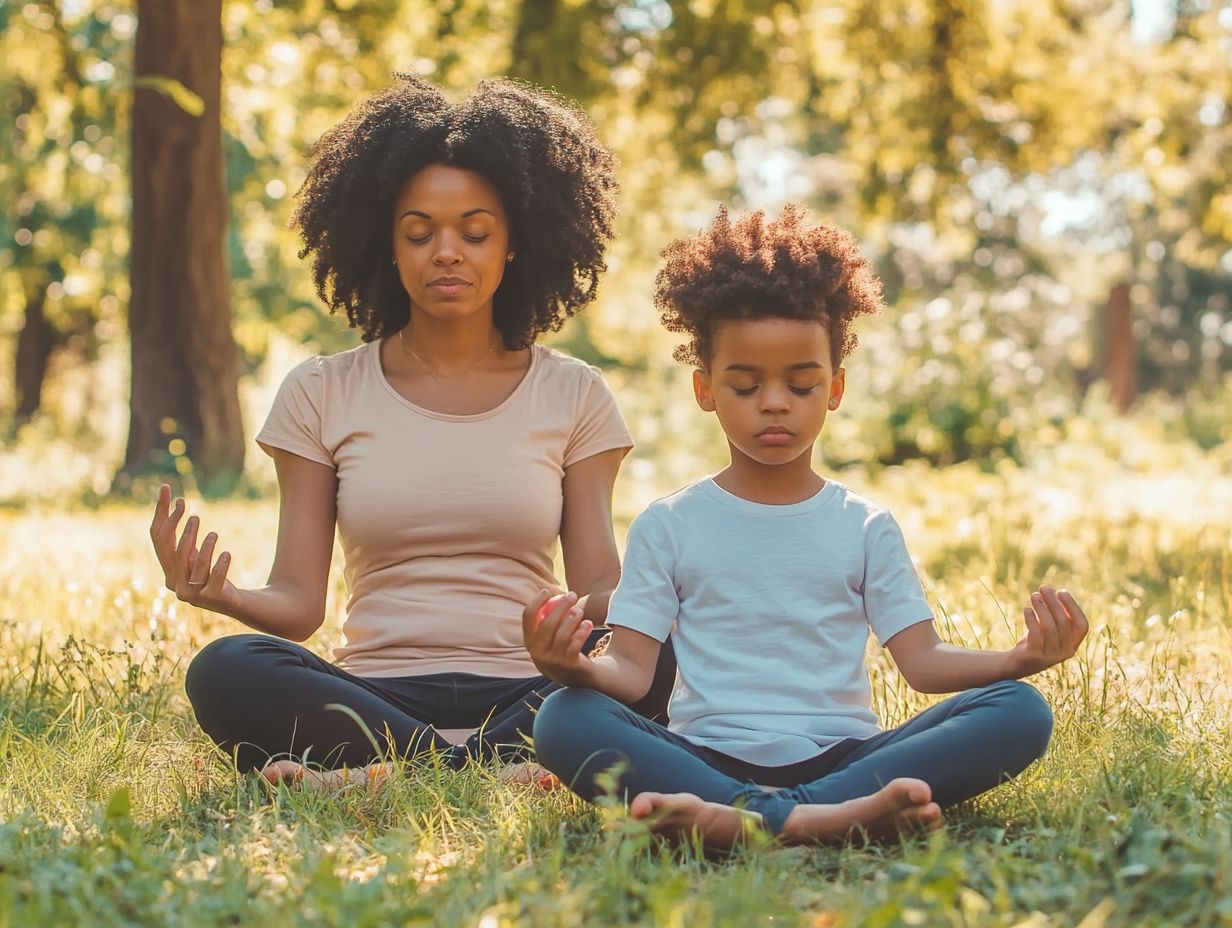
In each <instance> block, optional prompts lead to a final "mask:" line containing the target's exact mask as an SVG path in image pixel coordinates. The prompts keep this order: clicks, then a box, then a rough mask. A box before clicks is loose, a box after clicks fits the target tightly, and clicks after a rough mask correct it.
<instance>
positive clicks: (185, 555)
mask: <svg viewBox="0 0 1232 928" xmlns="http://www.w3.org/2000/svg"><path fill="white" fill-rule="evenodd" d="M198 524H199V523H198V520H197V517H196V516H189V518H188V522H187V523H185V525H184V534H183V535H181V536H180V543H179V544H178V545H176V548H175V580H176V587H177V589H176V592H177V593H185V592H187V590H188V586H187V580H188V576H189V573H190V572H191V569H192V568H191V565H190V564H189V557H190V555H193V554H196V552H197V525H198Z"/></svg>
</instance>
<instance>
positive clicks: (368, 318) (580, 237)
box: [291, 74, 617, 348]
mask: <svg viewBox="0 0 1232 928" xmlns="http://www.w3.org/2000/svg"><path fill="white" fill-rule="evenodd" d="M394 77H395V78H396V83H395V84H394V86H392V87H390V88H389V89H388V90H385V91H383V92H381V93H379V94H377V95H376V96H374V97H372V98H371V99H369V100H366V101H365V102H363V103H361V104H360V105H359V106H358V107H356V108H355V109H354V110H353V111H352V112H351V113H350V114H349V115H348V116H347V117H346V118H345V119H344V120H343V121H342V122H341V123H340V124H338V125H337V126H335V127H334V128H333V129H331V130H330V131H329V132H327V133H326V134H325V135H324V136H323V137H322V138H321V140H320V141H319V142H318V143H317V144H316V146H315V147H314V149H313V151H312V166H311V168H310V170H309V172H308V177H307V179H306V180H305V181H304V185H303V187H301V188H300V191H299V194H298V196H299V203H298V205H297V206H296V209H295V213H294V215H293V216H292V218H291V226H292V227H293V228H296V229H298V230H299V231H300V234H301V235H302V236H303V240H304V247H303V248H302V249H301V250H300V257H301V258H304V257H307V256H308V255H312V274H313V280H314V281H315V283H316V288H317V292H318V293H319V294H320V296H321V299H322V300H324V301H325V304H326V305H327V306H328V307H329V309H330V312H338V311H343V312H345V313H346V316H347V319H348V320H349V321H350V324H351V326H352V327H356V326H357V327H359V328H361V329H363V339H364V341H372V340H373V339H376V338H380V337H382V336H385V335H389V334H391V333H393V332H396V331H397V330H398V329H400V328H401V327H402V326H403V325H405V324H406V322H407V320H408V319H409V314H410V301H409V298H408V297H407V294H406V291H405V289H404V288H403V286H402V283H401V281H400V280H399V279H398V273H397V268H395V267H394V266H393V241H392V238H393V233H392V231H391V229H392V213H393V206H394V201H395V198H396V197H397V195H398V192H399V190H400V189H401V186H402V184H403V183H405V181H406V180H407V178H409V177H410V176H411V175H412V174H414V173H415V172H416V171H418V170H420V169H421V168H424V167H427V166H428V165H431V164H445V165H451V166H454V167H459V168H465V169H467V170H470V171H474V172H475V173H477V174H479V175H481V176H482V177H484V178H485V179H486V180H487V181H488V182H489V183H491V184H492V185H493V187H495V188H496V190H497V192H498V193H499V194H500V197H501V201H502V203H503V204H504V207H505V210H506V212H507V213H508V216H509V227H510V228H509V231H510V243H511V245H512V246H513V247H514V248H516V249H517V260H516V261H514V262H513V263H512V264H510V265H509V266H508V268H507V269H506V271H505V276H504V278H503V280H502V281H501V285H500V287H499V288H498V289H497V291H496V296H495V299H494V306H493V310H494V317H495V323H496V326H497V328H498V329H499V330H500V333H501V336H502V338H503V340H504V342H505V346H506V347H508V348H524V347H526V346H528V345H529V344H531V343H532V342H533V341H534V340H535V339H536V337H538V336H539V335H540V334H541V333H543V332H546V331H555V330H557V329H559V328H560V327H561V326H562V325H563V324H564V322H565V320H566V319H567V318H568V317H569V316H572V315H573V314H574V313H576V312H578V311H579V310H581V309H582V308H583V307H584V306H585V305H586V304H587V303H589V302H590V301H591V300H592V299H594V296H595V290H596V288H597V286H598V282H599V275H600V274H601V273H602V272H603V271H604V270H605V268H606V265H605V264H604V262H603V252H604V249H605V248H606V247H607V243H608V241H609V240H610V239H611V237H612V224H613V220H614V218H615V214H616V192H617V182H616V178H615V169H616V160H615V158H614V157H613V156H612V154H611V153H610V152H609V151H608V150H607V149H605V148H604V147H603V146H602V145H601V144H599V142H598V140H597V139H596V137H595V133H594V127H593V126H592V124H591V123H590V121H589V120H588V119H587V118H586V116H585V115H584V114H583V113H582V112H581V111H580V110H578V109H577V108H575V107H574V106H573V105H572V104H570V103H568V102H566V101H565V100H564V99H563V98H560V97H557V96H556V95H554V94H551V93H549V92H546V91H542V90H538V89H536V88H533V87H531V86H529V85H526V84H521V83H518V82H515V81H511V80H503V79H501V80H486V81H483V82H481V83H480V84H478V85H477V86H476V87H475V89H474V90H473V91H472V92H471V93H470V95H469V96H467V97H466V98H465V99H464V100H462V101H461V102H460V103H458V104H451V103H450V102H449V101H448V100H447V99H446V98H445V95H444V94H443V93H441V91H440V90H439V89H437V88H436V87H434V86H433V85H432V84H430V83H428V82H427V81H424V80H421V79H419V78H417V77H413V76H411V75H408V74H395V75H394Z"/></svg>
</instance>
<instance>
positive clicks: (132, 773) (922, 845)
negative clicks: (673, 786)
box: [0, 454, 1232, 928]
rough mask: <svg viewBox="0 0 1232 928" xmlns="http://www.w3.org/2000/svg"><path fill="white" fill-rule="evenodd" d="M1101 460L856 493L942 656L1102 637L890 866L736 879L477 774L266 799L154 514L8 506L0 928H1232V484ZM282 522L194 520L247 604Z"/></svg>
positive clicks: (746, 870)
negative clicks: (211, 687)
mask: <svg viewBox="0 0 1232 928" xmlns="http://www.w3.org/2000/svg"><path fill="white" fill-rule="evenodd" d="M1105 465H1106V462H1103V463H1101V464H1100V465H1099V466H1092V465H1091V463H1090V462H1089V461H1077V460H1072V459H1064V456H1063V455H1060V454H1059V456H1058V457H1056V458H1054V459H1053V460H1051V461H1050V462H1049V465H1048V479H1047V480H1044V479H1043V478H1042V477H1041V476H1040V473H1039V472H1028V471H1021V470H1013V469H1008V470H1003V471H1001V472H999V473H995V474H982V473H980V472H978V471H977V470H975V469H973V468H960V469H951V470H948V471H940V472H937V471H929V470H927V469H922V468H920V469H916V468H908V469H897V470H891V471H887V472H885V473H884V474H882V475H881V476H880V477H879V478H878V479H877V481H876V482H875V483H874V484H873V485H872V486H871V487H870V488H869V489H870V492H872V493H873V494H874V495H875V496H876V497H877V498H879V499H882V500H884V501H886V502H887V503H890V504H891V505H892V506H893V507H894V508H895V510H896V512H897V513H898V514H899V516H900V520H901V521H902V523H903V525H904V528H905V531H906V534H907V536H908V539H909V541H910V542H911V544H912V548H913V551H914V552H915V553H916V554H917V556H918V557H919V561H920V566H921V570H922V572H923V574H924V576H925V578H926V583H927V585H928V587H929V593H930V596H931V597H932V599H933V600H934V602H935V604H936V606H937V610H938V615H939V616H940V625H941V628H942V630H943V634H944V635H945V636H947V637H949V638H950V639H951V640H954V641H958V642H963V643H967V644H971V645H980V646H1006V645H1008V644H1009V643H1011V642H1012V641H1013V640H1014V639H1015V637H1016V636H1017V634H1018V633H1019V629H1018V628H1017V624H1016V623H1017V622H1018V618H1017V617H1018V615H1019V614H1020V607H1021V605H1022V602H1023V601H1024V598H1025V594H1026V591H1027V589H1028V587H1029V586H1030V585H1033V584H1037V583H1039V582H1040V581H1045V580H1046V581H1049V582H1053V583H1058V584H1065V585H1067V586H1069V587H1070V588H1071V589H1073V590H1075V591H1076V592H1077V593H1078V595H1079V596H1080V599H1081V601H1082V603H1083V604H1084V606H1085V607H1086V608H1087V611H1088V614H1089V615H1090V616H1091V617H1092V620H1093V623H1094V624H1093V629H1092V634H1091V636H1090V638H1089V640H1088V642H1087V644H1086V645H1085V646H1084V649H1083V650H1082V652H1081V653H1080V655H1079V656H1078V658H1077V659H1076V660H1075V661H1073V662H1071V663H1070V664H1068V665H1067V666H1065V667H1064V668H1062V669H1059V670H1054V671H1052V672H1050V673H1048V674H1045V675H1042V676H1041V677H1037V678H1036V680H1035V682H1036V683H1037V685H1039V686H1040V688H1041V689H1042V690H1043V691H1044V692H1045V694H1046V695H1047V696H1048V698H1049V700H1050V701H1051V702H1052V704H1053V706H1054V708H1055V711H1056V715H1057V726H1056V732H1055V735H1054V740H1053V744H1052V747H1051V749H1050V751H1049V753H1048V755H1047V756H1046V758H1045V759H1044V760H1043V761H1042V762H1040V763H1039V764H1037V765H1036V766H1034V767H1033V768H1031V769H1030V770H1029V771H1028V772H1027V773H1026V774H1024V776H1023V777H1021V778H1020V779H1019V780H1018V781H1017V782H1015V783H1013V784H1010V785H1007V786H1005V787H1002V788H1001V789H999V790H997V791H995V792H993V793H991V794H989V795H988V796H986V797H984V798H983V799H981V800H979V801H977V802H974V803H971V804H969V805H968V806H966V807H963V808H960V809H957V810H953V811H952V812H951V813H950V814H949V816H948V822H949V825H948V827H947V828H946V829H945V830H944V831H943V832H941V833H939V834H936V835H933V836H931V837H929V838H927V839H920V840H916V841H913V842H910V843H908V844H907V845H906V846H904V847H901V848H894V849H876V848H874V849H864V850H852V849H846V850H844V849H821V850H809V851H805V850H799V849H794V850H784V849H777V848H772V847H755V848H752V849H749V850H747V851H744V852H742V853H740V854H739V855H737V856H736V857H735V858H734V859H732V860H730V861H727V862H722V863H714V862H709V861H706V860H705V859H704V858H703V857H701V856H700V855H698V854H696V853H694V852H692V851H691V850H684V851H670V850H667V849H664V848H662V847H660V846H657V845H656V844H654V843H652V842H651V841H650V840H649V839H648V837H647V835H646V834H645V833H644V831H642V830H641V829H640V828H639V827H638V826H637V825H636V824H635V823H632V822H630V821H629V820H627V818H626V817H625V816H624V815H623V813H622V812H620V810H618V809H612V808H600V809H596V808H593V807H589V806H587V805H585V804H583V803H581V802H580V801H577V800H576V799H574V798H572V797H570V796H568V795H561V794H547V795H545V794H540V793H535V792H530V791H527V790H525V789H522V788H518V787H510V786H504V785H501V784H499V783H497V782H496V780H495V779H494V776H493V773H492V772H491V771H488V770H469V771H465V772H463V773H453V772H449V771H444V770H438V769H432V768H429V769H425V770H416V771H413V772H412V771H407V772H403V773H401V774H400V775H398V776H396V777H395V778H394V780H393V781H392V782H391V784H390V786H389V788H387V789H385V790H384V791H382V792H380V793H377V794H375V795H373V794H369V793H368V792H367V791H365V790H363V789H356V790H353V791H349V792H343V793H342V794H340V795H336V796H333V797H321V796H317V795H312V794H299V793H293V792H287V791H285V790H283V791H279V792H276V793H273V794H272V795H271V794H268V793H266V792H265V791H264V790H262V789H261V788H259V787H258V786H257V785H256V784H255V783H254V782H253V780H252V779H250V778H246V777H238V776H236V775H235V774H234V773H233V772H231V771H230V770H229V769H228V768H227V766H226V765H225V764H224V763H223V762H222V761H221V760H220V759H219V757H218V756H217V755H216V754H215V753H213V752H212V751H211V749H210V746H209V744H208V742H207V741H206V739H205V738H204V737H203V735H202V734H201V733H200V732H199V731H198V730H197V729H196V726H195V724H194V723H193V721H192V717H191V714H190V712H189V710H188V707H187V704H186V701H185V698H184V696H183V692H182V680H183V671H184V667H185V665H186V663H187V661H188V660H189V658H190V657H191V655H192V654H193V653H194V652H195V651H196V649H197V648H199V647H200V646H201V645H202V644H203V643H205V642H206V641H208V640H210V639H212V638H214V637H216V636H218V635H221V634H225V633H228V632H231V631H235V630H236V626H235V625H234V624H233V623H230V622H229V621H228V620H224V619H221V618H219V617H216V616H211V615H208V614H205V613H201V612H199V611H197V610H195V609H191V608H185V607H184V606H182V605H181V604H178V603H176V602H175V600H174V598H173V597H171V596H170V595H169V594H167V593H166V591H164V590H162V589H161V588H160V586H161V585H160V579H161V578H160V577H158V576H157V574H156V568H155V565H154V561H153V556H152V553H151V552H150V551H149V548H148V539H147V537H146V535H145V531H146V525H147V522H148V514H147V512H146V511H145V510H138V509H134V508H127V507H119V508H110V509H108V508H104V509H101V510H98V511H94V512H86V511H60V510H32V509H28V508H27V509H24V510H21V509H16V510H10V511H6V512H0V760H2V761H3V763H2V764H0V928H8V926H13V928H17V926H20V928H30V926H43V925H47V926H53V925H54V926H63V925H73V924H80V925H159V926H164V925H165V926H197V925H202V926H204V925H250V924H251V925H262V926H282V925H339V926H342V925H346V926H352V928H363V926H377V925H473V926H481V928H498V926H508V925H518V926H534V928H549V926H573V925H577V926H581V925H608V924H613V925H623V924H629V925H661V926H681V928H693V926H708V925H715V926H718V925H731V926H754V925H803V926H811V928H823V926H846V925H851V926H856V925H859V926H870V928H875V926H895V925H905V926H909V925H964V926H965V925H997V926H1019V928H1026V926H1030V928H1043V926H1052V925H1056V926H1061V925H1081V926H1082V928H1099V926H1119V925H1124V926H1130V925H1133V926H1142V925H1232V785H1230V784H1232V748H1230V745H1232V738H1230V735H1232V730H1230V728H1232V726H1230V719H1232V710H1230V709H1229V681H1232V656H1230V652H1232V648H1230V647H1229V644H1230V642H1229V638H1230V636H1232V589H1230V587H1232V576H1230V574H1232V555H1230V554H1229V551H1230V550H1232V545H1230V542H1232V492H1229V481H1228V479H1227V477H1226V476H1225V475H1224V474H1223V472H1224V470H1225V468H1224V467H1223V466H1222V465H1221V466H1218V467H1215V468H1213V469H1209V470H1203V468H1204V467H1205V466H1206V465H1204V464H1202V462H1195V461H1187V462H1185V466H1184V468H1183V469H1177V470H1174V471H1173V472H1172V473H1158V472H1147V473H1144V472H1141V469H1140V468H1139V469H1137V470H1135V469H1129V468H1123V467H1121V468H1110V467H1108V466H1105ZM850 482H853V483H856V484H858V485H860V486H864V483H863V482H862V481H861V480H860V478H858V477H854V476H853V477H851V478H850ZM639 502H641V501H640V500H639V501H632V502H630V501H628V500H626V501H625V502H624V504H622V509H623V510H624V515H625V516H626V517H627V516H628V515H630V514H631V513H632V511H633V510H634V509H635V508H636V506H635V505H634V503H639ZM274 518H275V513H274V506H273V505H272V504H271V503H261V502H258V503H214V504H210V505H209V506H208V508H207V509H206V515H205V524H206V527H208V528H212V529H216V530H218V531H220V533H221V535H222V537H223V540H224V542H225V543H226V545H227V546H228V547H229V548H230V549H231V550H232V551H233V552H234V553H235V563H236V565H237V573H238V577H237V579H238V581H239V582H241V583H255V584H259V583H260V582H262V581H263V579H264V572H265V570H266V568H267V567H268V562H269V557H270V553H269V552H270V547H271V542H272V539H273V537H274ZM339 583H340V581H339V582H336V583H335V584H334V595H333V596H332V599H331V607H330V614H331V615H332V616H335V617H337V616H338V608H339V607H338V605H337V604H338V602H339V601H340V597H339V596H338V595H337V593H338V590H339V589H340V587H339ZM338 624H339V622H338V620H337V618H335V619H332V620H331V621H330V622H329V623H327V625H328V630H327V631H326V632H324V633H323V634H322V635H320V636H318V638H317V639H314V641H313V642H312V645H311V646H312V647H314V648H318V649H322V650H324V651H327V650H328V648H329V647H331V646H332V645H333V644H334V643H335V642H336V639H337V636H338V631H337V627H338ZM871 668H872V670H871V672H872V679H873V684H874V694H875V696H874V698H875V701H876V704H877V708H878V710H879V711H880V712H881V713H882V715H883V718H884V719H885V720H886V721H887V722H888V723H891V724H893V723H895V722H898V721H901V720H902V719H904V718H905V717H907V716H908V715H910V714H911V713H913V712H915V711H917V710H918V709H919V708H921V707H923V706H924V705H926V704H927V700H926V699H925V698H924V697H920V696H918V695H916V694H913V693H910V692H909V691H908V690H907V689H906V688H905V687H904V685H903V683H902V681H901V680H900V679H899V677H898V675H897V674H896V673H895V672H894V670H893V667H892V665H891V664H889V663H888V662H887V661H886V660H885V658H884V656H883V655H882V654H880V653H876V652H874V653H873V656H872V659H871Z"/></svg>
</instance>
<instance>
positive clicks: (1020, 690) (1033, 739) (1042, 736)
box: [995, 680, 1053, 759]
mask: <svg viewBox="0 0 1232 928" xmlns="http://www.w3.org/2000/svg"><path fill="white" fill-rule="evenodd" d="M995 686H996V687H997V688H998V689H1000V690H1001V691H1002V692H1001V694H1000V695H1001V698H1003V699H1004V700H1005V705H1006V710H1007V712H1006V714H1007V715H1008V716H1009V718H1008V719H1007V722H1008V724H1009V725H1010V726H1011V728H1010V730H1011V731H1013V732H1014V734H1015V737H1016V740H1019V741H1020V743H1021V744H1022V747H1023V750H1024V751H1026V752H1029V753H1030V754H1031V756H1032V759H1035V758H1039V757H1043V756H1044V752H1045V751H1046V750H1047V749H1048V742H1049V741H1050V740H1051V738H1052V722H1053V718H1052V707H1051V706H1050V705H1048V700H1046V699H1045V698H1044V697H1043V696H1042V695H1041V694H1040V691H1039V690H1037V689H1036V688H1035V687H1033V686H1032V685H1031V684H1029V683H1023V682H1022V681H1021V680H1005V681H1002V682H1001V683H997V684H995Z"/></svg>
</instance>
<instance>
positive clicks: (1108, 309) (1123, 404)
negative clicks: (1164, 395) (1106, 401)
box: [1103, 283, 1138, 413]
mask: <svg viewBox="0 0 1232 928" xmlns="http://www.w3.org/2000/svg"><path fill="white" fill-rule="evenodd" d="M1103 354H1104V358H1103V360H1104V376H1105V377H1107V378H1108V387H1109V390H1110V391H1111V393H1112V402H1113V404H1114V405H1115V406H1116V408H1117V409H1118V410H1119V411H1120V412H1122V413H1125V412H1129V410H1130V408H1131V407H1132V406H1133V405H1134V401H1135V400H1136V399H1137V398H1138V351H1137V347H1136V346H1135V344H1134V318H1133V305H1132V304H1131V303H1130V299H1129V285H1128V284H1123V283H1121V284H1117V285H1116V286H1115V287H1113V288H1112V292H1111V293H1110V294H1109V295H1108V302H1107V303H1106V304H1105V305H1104V352H1103Z"/></svg>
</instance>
